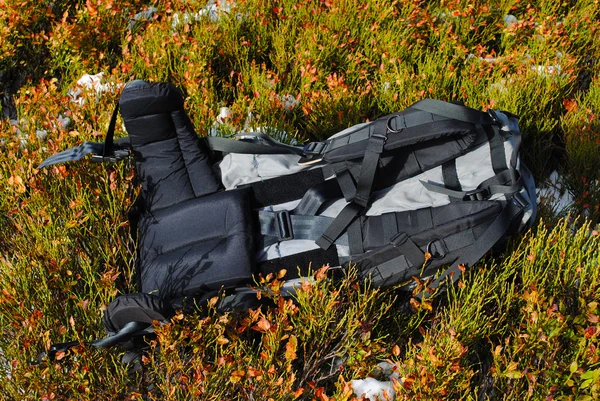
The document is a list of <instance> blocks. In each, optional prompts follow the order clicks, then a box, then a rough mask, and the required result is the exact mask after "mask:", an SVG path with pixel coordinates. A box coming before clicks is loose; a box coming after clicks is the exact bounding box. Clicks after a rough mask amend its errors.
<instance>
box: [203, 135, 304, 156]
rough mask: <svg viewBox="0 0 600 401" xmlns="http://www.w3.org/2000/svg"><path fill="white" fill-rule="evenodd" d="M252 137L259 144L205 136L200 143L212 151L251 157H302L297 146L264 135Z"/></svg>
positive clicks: (301, 150)
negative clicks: (277, 155) (259, 140)
mask: <svg viewBox="0 0 600 401" xmlns="http://www.w3.org/2000/svg"><path fill="white" fill-rule="evenodd" d="M252 136H253V137H256V138H259V139H261V141H262V142H261V143H256V142H249V141H244V140H234V139H228V138H220V137H216V136H206V137H204V138H201V140H202V141H204V142H205V143H206V145H207V146H208V147H209V148H210V149H211V150H213V151H216V152H225V153H242V154H253V155H276V154H294V155H298V156H303V155H304V149H302V148H301V147H297V146H292V145H286V144H284V143H281V142H278V141H276V140H274V139H273V138H271V137H270V136H268V135H266V134H258V133H257V134H252Z"/></svg>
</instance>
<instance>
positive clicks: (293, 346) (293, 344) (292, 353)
mask: <svg viewBox="0 0 600 401" xmlns="http://www.w3.org/2000/svg"><path fill="white" fill-rule="evenodd" d="M297 348H298V339H297V338H296V336H294V335H292V336H290V339H289V341H288V342H287V343H286V344H285V359H287V360H288V361H290V362H291V361H293V360H294V359H296V350H297Z"/></svg>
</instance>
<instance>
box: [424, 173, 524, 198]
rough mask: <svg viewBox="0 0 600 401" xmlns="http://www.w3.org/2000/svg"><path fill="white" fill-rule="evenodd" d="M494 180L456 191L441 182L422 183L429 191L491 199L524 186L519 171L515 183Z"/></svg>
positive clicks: (452, 196)
mask: <svg viewBox="0 0 600 401" xmlns="http://www.w3.org/2000/svg"><path fill="white" fill-rule="evenodd" d="M511 173H512V172H511V171H509V170H505V171H503V172H502V173H500V174H498V175H497V176H494V177H492V178H496V177H498V176H505V175H506V174H511ZM491 182H493V181H488V180H486V181H484V182H482V183H481V184H480V185H479V187H478V188H477V189H474V190H471V191H455V190H452V189H450V188H446V187H444V186H442V185H440V184H437V183H432V182H427V181H420V183H421V185H423V186H424V187H425V189H427V190H428V191H431V192H436V193H438V194H442V195H448V196H449V197H450V198H456V199H461V200H485V199H489V197H490V196H492V195H495V194H504V195H510V194H514V193H515V192H517V191H519V190H520V189H521V188H522V187H523V179H522V178H521V177H520V175H519V174H518V173H517V180H516V182H515V183H514V184H510V185H501V184H491Z"/></svg>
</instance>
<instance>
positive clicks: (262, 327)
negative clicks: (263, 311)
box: [254, 317, 271, 332]
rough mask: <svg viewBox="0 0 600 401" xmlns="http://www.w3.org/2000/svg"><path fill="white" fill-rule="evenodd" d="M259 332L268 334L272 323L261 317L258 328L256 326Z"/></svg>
mask: <svg viewBox="0 0 600 401" xmlns="http://www.w3.org/2000/svg"><path fill="white" fill-rule="evenodd" d="M254 327H255V329H256V330H257V331H263V332H267V331H269V329H271V323H269V321H268V320H267V319H265V318H264V317H261V318H260V320H259V321H258V323H257V324H256V326H254Z"/></svg>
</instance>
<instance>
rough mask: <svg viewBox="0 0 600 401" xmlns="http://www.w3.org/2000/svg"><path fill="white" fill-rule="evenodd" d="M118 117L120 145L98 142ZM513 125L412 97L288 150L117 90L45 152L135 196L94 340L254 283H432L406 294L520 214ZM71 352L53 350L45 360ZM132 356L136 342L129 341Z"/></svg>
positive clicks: (482, 250) (166, 101)
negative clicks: (104, 120)
mask: <svg viewBox="0 0 600 401" xmlns="http://www.w3.org/2000/svg"><path fill="white" fill-rule="evenodd" d="M118 109H120V112H121V116H122V118H123V120H124V123H125V127H126V129H127V132H128V133H129V136H128V137H126V138H121V139H118V140H114V139H113V134H114V129H115V124H116V119H117V114H118ZM520 142H521V134H520V131H519V128H518V125H517V118H516V116H514V115H512V114H510V113H507V112H500V111H493V110H488V111H487V112H482V111H478V110H475V109H471V108H468V107H465V106H463V105H459V104H453V103H446V102H442V101H437V100H422V101H420V102H417V103H416V104H414V105H412V106H411V107H409V108H407V109H406V110H404V111H402V112H399V113H395V114H391V115H387V116H384V117H381V118H379V119H377V120H375V121H373V122H368V123H364V124H359V125H356V126H353V127H350V128H348V129H346V130H344V131H342V132H340V133H338V134H336V135H334V136H333V137H331V138H329V139H327V140H325V141H322V142H311V143H308V144H306V145H304V146H291V145H286V144H284V143H281V142H278V141H275V140H274V139H272V138H271V137H269V136H268V135H265V134H264V133H261V132H243V133H239V134H237V135H235V138H221V137H204V138H200V137H198V136H197V134H196V132H195V131H194V127H193V126H192V123H191V122H190V119H189V118H188V116H187V115H186V113H185V111H184V99H183V95H182V93H181V92H180V91H179V90H178V89H177V88H176V87H174V86H173V85H172V84H170V83H147V82H144V81H132V82H130V83H129V84H128V85H126V86H125V88H124V89H123V92H122V94H121V97H120V100H119V102H118V105H117V107H116V109H115V112H114V113H113V116H112V119H111V123H110V126H109V130H108V133H107V136H106V140H105V142H104V143H92V142H86V143H84V144H83V145H81V146H79V147H76V148H73V149H69V150H67V151H64V152H61V153H59V154H57V155H54V156H52V157H50V158H48V159H47V160H46V161H44V162H43V163H42V164H41V165H40V168H42V167H45V166H48V165H51V164H55V163H60V162H65V161H71V160H79V159H81V158H82V157H83V156H85V155H86V154H89V153H91V154H92V159H93V160H96V161H102V162H116V161H119V160H121V159H124V158H126V157H130V156H132V157H133V158H134V159H135V169H136V173H137V177H138V180H139V182H140V183H141V186H142V189H141V193H140V195H139V198H138V200H137V202H136V212H135V213H132V214H131V215H132V216H133V217H131V222H132V229H133V232H134V233H135V234H137V240H138V248H137V256H138V257H137V262H136V272H137V288H138V290H139V291H140V292H139V293H135V294H125V295H121V296H118V297H117V298H116V299H115V300H114V301H113V302H112V303H111V304H110V305H109V306H108V308H107V310H106V312H105V315H104V319H103V322H104V326H105V328H106V330H107V332H108V333H109V336H108V337H107V338H105V339H103V340H97V341H95V342H92V343H90V344H92V345H95V346H99V347H109V346H112V345H114V344H121V345H126V346H129V347H135V346H136V339H139V338H140V337H141V336H143V335H145V334H148V333H151V332H152V322H153V321H167V320H168V319H169V318H170V317H171V316H172V315H173V314H174V311H175V310H177V309H181V308H185V307H186V306H189V305H193V304H197V303H198V302H203V301H204V300H206V299H209V298H211V297H213V296H214V295H215V294H217V293H219V292H220V291H225V293H226V294H227V296H225V297H224V298H223V299H222V300H221V307H222V308H225V309H231V308H246V307H248V306H249V305H251V304H252V300H256V297H255V294H254V292H253V291H252V289H251V288H249V286H248V285H249V284H252V282H253V277H254V276H256V275H257V274H262V275H267V274H269V273H276V272H279V271H280V270H281V269H284V268H285V269H287V271H288V275H287V277H286V280H287V281H286V286H287V287H286V288H287V289H288V290H289V291H293V288H294V285H296V284H297V283H298V281H300V280H302V277H303V276H305V275H306V274H307V268H308V267H309V265H310V264H311V263H312V266H316V267H320V266H322V265H329V266H332V267H337V268H338V269H341V270H343V269H346V268H348V266H350V265H356V268H357V271H358V274H359V277H361V278H364V279H367V278H368V279H370V280H371V281H372V282H373V284H375V285H377V286H390V285H395V284H398V283H403V282H407V281H409V280H410V279H411V277H413V276H420V277H428V276H434V275H435V274H436V272H437V270H438V269H439V268H440V267H441V266H443V265H450V267H449V268H447V269H446V270H444V271H443V272H442V273H441V274H439V275H438V276H435V277H433V279H432V281H431V283H430V284H429V286H428V288H427V289H425V290H424V292H423V293H421V295H427V294H428V293H433V292H434V291H435V289H437V288H438V287H439V286H440V284H441V283H442V282H443V281H445V280H446V279H450V281H455V280H456V279H457V278H458V277H459V276H460V274H461V270H463V267H468V266H471V265H473V264H474V263H476V262H477V261H478V260H479V259H481V258H482V257H483V256H484V254H486V252H488V251H489V250H490V249H491V248H492V247H493V246H495V245H496V244H498V243H500V242H502V241H503V240H504V239H505V238H507V237H508V236H510V235H513V234H515V233H518V232H519V231H521V230H523V229H524V228H525V227H526V226H527V225H528V224H530V223H531V222H532V221H533V220H534V218H535V211H536V210H535V186H534V183H533V179H532V177H531V174H530V173H529V171H528V170H527V168H526V167H525V166H524V165H523V164H522V163H521V162H520V158H519V145H520ZM74 344H75V343H66V344H59V345H56V346H53V347H52V348H51V350H50V353H49V354H48V357H52V356H53V355H54V354H55V353H56V352H58V351H64V350H66V349H68V348H69V347H70V346H72V345H74ZM137 344H138V345H139V341H137Z"/></svg>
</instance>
